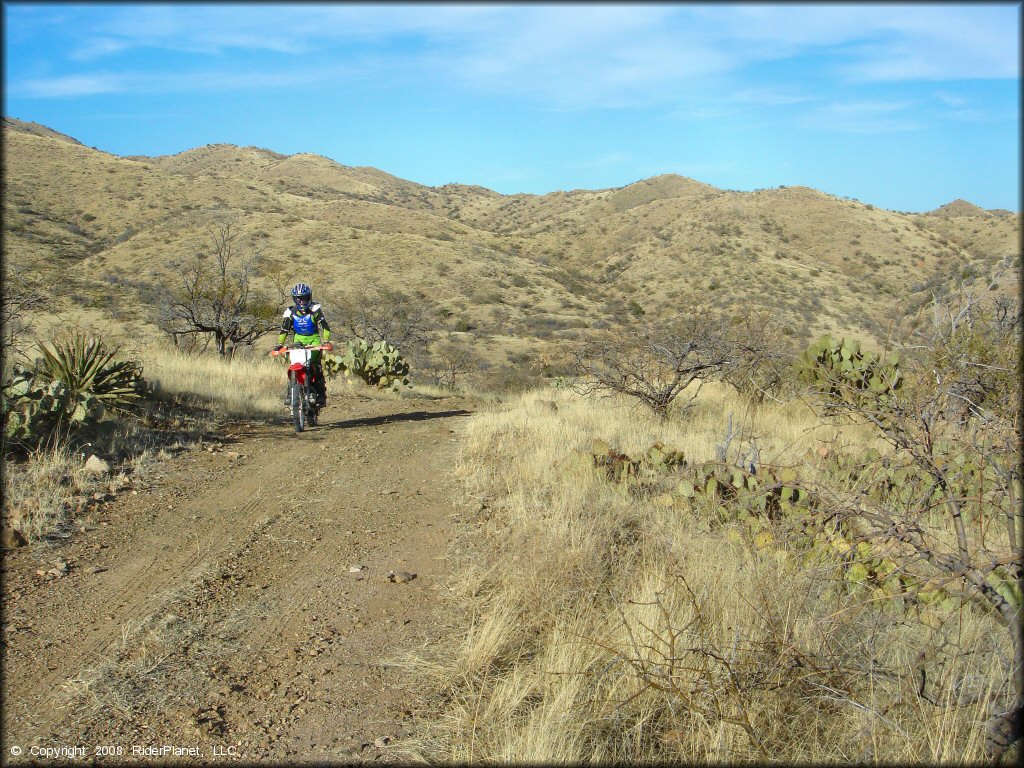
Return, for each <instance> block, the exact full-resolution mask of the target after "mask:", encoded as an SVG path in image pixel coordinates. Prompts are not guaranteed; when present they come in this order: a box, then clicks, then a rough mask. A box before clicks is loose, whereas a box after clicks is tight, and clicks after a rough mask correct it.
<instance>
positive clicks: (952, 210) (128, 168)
mask: <svg viewBox="0 0 1024 768" xmlns="http://www.w3.org/2000/svg"><path fill="white" fill-rule="evenodd" d="M3 149H4V181H3V185H4V187H3V191H4V195H3V198H4V207H3V213H4V253H5V269H6V270H8V272H10V271H11V270H17V271H18V272H19V273H22V274H28V275H32V276H34V277H35V278H36V279H37V280H39V281H42V283H43V284H44V285H50V286H55V287H59V289H58V290H55V291H54V292H55V294H56V295H58V296H60V297H61V300H62V301H63V302H64V304H65V305H66V308H67V309H68V311H73V310H75V309H76V308H77V309H80V308H82V307H92V308H93V311H94V312H97V313H99V314H98V316H102V315H103V313H104V312H109V311H110V309H111V308H112V307H113V308H116V309H117V311H118V312H119V313H120V316H121V319H122V320H124V319H125V318H136V319H139V320H145V319H146V318H147V317H148V311H147V307H146V306H145V301H144V299H143V298H142V297H143V296H144V295H145V288H146V287H147V286H150V285H152V284H153V283H154V282H156V281H160V280H163V279H166V278H167V276H168V274H169V271H170V270H171V264H172V262H173V261H174V260H175V259H178V258H181V257H183V256H187V255H189V254H191V253H193V252H196V251H200V250H202V249H203V248H204V247H205V245H206V243H207V240H206V238H207V227H208V225H209V222H210V220H211V217H216V216H225V215H227V216H231V217H233V218H235V219H237V220H238V222H239V225H240V227H241V229H242V230H243V231H244V232H245V233H246V235H247V237H248V239H249V246H250V247H251V248H254V249H258V250H260V251H261V252H262V253H263V255H264V273H265V275H266V279H267V281H268V284H269V280H270V278H271V276H274V275H277V276H278V278H279V279H281V280H283V281H285V282H288V283H291V282H296V281H299V280H302V281H305V282H309V283H311V284H313V285H314V286H315V288H316V289H317V291H318V292H319V294H320V295H321V296H325V297H331V296H337V295H344V294H348V295H352V294H358V293H361V292H364V291H366V290H369V289H371V288H373V287H384V288H390V289H394V290H399V291H402V292H404V293H406V294H408V295H410V296H412V297H414V298H415V299H416V300H417V301H419V302H421V303H422V304H423V305H424V306H425V307H426V308H428V309H429V311H430V312H431V313H432V314H433V315H434V316H436V317H437V318H438V319H439V321H440V322H442V324H446V325H447V326H448V327H449V328H451V329H456V330H460V329H461V330H463V331H465V330H475V331H477V332H478V333H483V334H485V335H486V337H487V338H488V339H489V340H490V342H489V343H490V344H491V347H493V349H495V350H498V351H504V352H507V351H508V350H514V349H519V350H522V349H537V348H541V347H546V346H547V345H549V344H553V343H557V342H559V341H560V340H571V339H574V338H577V337H578V336H579V335H580V334H581V333H582V332H583V331H582V329H585V328H589V327H594V326H598V327H600V326H601V325H602V324H612V323H615V322H618V321H619V320H621V319H622V318H624V317H629V316H631V315H640V314H641V313H643V315H644V316H645V317H647V318H652V317H657V316H659V315H664V314H667V313H674V312H677V311H680V310H682V309H686V308H691V307H696V308H702V307H710V308H715V309H718V310H722V311H724V312H727V313H730V314H733V315H742V314H743V313H744V312H746V311H748V310H749V309H750V308H756V307H767V308H770V309H771V310H772V312H773V313H775V314H776V316H777V317H779V318H780V319H782V320H783V321H784V322H785V323H786V325H787V327H788V330H787V332H788V333H789V335H791V336H792V337H793V338H794V340H800V341H802V340H806V339H810V338H811V337H812V336H814V335H816V334H818V333H820V332H822V331H825V330H831V331H834V332H839V333H849V334H854V335H857V336H860V337H863V338H866V339H869V340H870V339H872V338H873V339H878V338H880V336H881V335H882V334H883V333H884V329H885V327H886V324H887V323H888V321H890V320H891V319H892V318H893V317H895V316H898V315H900V314H902V313H904V312H905V311H908V310H911V309H913V308H914V307H916V306H920V305H921V304H923V303H924V302H926V301H927V300H928V299H929V298H930V296H931V292H932V291H933V290H935V289H938V288H940V287H942V286H949V285H951V284H955V283H957V282H960V281H964V280H966V281H968V282H970V281H972V280H975V279H983V278H985V276H987V275H988V274H990V273H991V272H992V270H993V269H994V268H996V267H997V266H998V265H1004V267H1008V269H1006V273H1005V275H1004V277H1003V278H1002V282H1001V284H1000V286H999V289H1000V291H1001V292H1014V291H1017V290H1019V286H1018V283H1017V277H1016V272H1017V269H1018V268H1019V263H1020V262H1019V260H1020V253H1021V247H1020V231H1021V230H1020V215H1019V214H1015V213H1010V212H1007V211H987V210H984V209H981V208H979V207H977V206H974V205H972V204H971V203H968V202H966V201H963V200H956V201H953V202H951V203H950V204H948V205H945V206H943V207H941V208H939V209H937V210H935V211H931V212H927V213H908V212H900V211H889V210H884V209H881V208H876V207H874V206H872V205H871V204H868V203H863V202H860V201H857V200H853V199H844V198H839V197H835V196H832V195H828V194H824V193H822V192H819V191H816V190H813V189H809V188H806V187H779V188H775V189H761V190H756V191H752V192H738V191H731V190H722V189H717V188H715V187H713V186H710V185H708V184H704V183H701V182H699V181H696V180H694V179H689V178H684V177H682V176H677V175H663V176H656V177H653V178H649V179H644V180H641V181H638V182H636V183H634V184H629V185H627V186H623V187H620V188H616V189H601V190H572V191H557V192H552V193H550V194H546V195H526V194H518V195H502V194H499V193H497V192H494V191H492V190H488V189H484V188H482V187H478V186H468V185H461V184H449V185H445V186H441V187H428V186H424V185H421V184H416V183H414V182H411V181H406V180H403V179H400V178H397V177H395V176H392V175H390V174H387V173H385V172H383V171H380V170H377V169H374V168H364V167H350V166H345V165H341V164H339V163H337V162H334V161H333V160H330V159H327V158H324V157H320V156H318V155H313V154H307V153H301V154H296V155H288V156H285V155H280V154H277V153H274V152H270V151H268V150H265V149H260V148H258V147H237V146H234V145H229V144H215V145H210V146H205V147H199V148H196V149H191V150H188V151H186V152H182V153H179V154H176V155H170V156H161V157H142V156H132V157H119V156H116V155H112V154H109V153H106V152H102V151H99V150H96V149H92V148H89V147H86V146H84V145H82V144H81V143H80V142H78V141H76V140H75V139H73V138H71V137H68V136H64V135H62V134H59V133H57V132H55V131H53V130H51V129H49V128H46V127H45V126H40V125H37V124H34V123H28V122H24V121H20V120H16V119H13V118H5V119H4V131H3ZM880 183H882V182H881V180H880ZM115 314H116V313H115ZM494 359H496V360H499V361H500V360H501V359H502V358H501V354H497V357H495V358H494Z"/></svg>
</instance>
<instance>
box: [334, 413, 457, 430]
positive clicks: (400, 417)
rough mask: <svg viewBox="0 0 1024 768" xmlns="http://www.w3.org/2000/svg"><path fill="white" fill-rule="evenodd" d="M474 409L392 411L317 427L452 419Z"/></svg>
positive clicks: (348, 426)
mask: <svg viewBox="0 0 1024 768" xmlns="http://www.w3.org/2000/svg"><path fill="white" fill-rule="evenodd" d="M472 414H473V412H472V411H464V410H461V409H460V410H457V411H410V412H408V413H391V414H387V415H385V416H370V417H367V418H365V419H348V420H347V421H335V422H328V423H323V422H321V423H320V425H319V426H318V427H315V428H316V429H352V428H354V427H376V426H380V425H381V424H392V423H395V422H400V421H429V420H430V419H450V418H454V417H456V416H471V415H472Z"/></svg>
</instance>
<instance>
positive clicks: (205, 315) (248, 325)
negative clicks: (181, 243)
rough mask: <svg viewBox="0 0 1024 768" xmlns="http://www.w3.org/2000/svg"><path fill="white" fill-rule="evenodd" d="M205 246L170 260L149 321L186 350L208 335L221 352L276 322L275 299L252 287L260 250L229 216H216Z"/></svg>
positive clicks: (245, 342) (253, 337)
mask: <svg viewBox="0 0 1024 768" xmlns="http://www.w3.org/2000/svg"><path fill="white" fill-rule="evenodd" d="M207 235H208V238H209V248H208V250H207V251H206V252H200V253H197V254H195V255H193V256H192V257H190V258H188V259H184V260H176V261H172V262H171V263H170V270H171V272H172V274H173V275H174V283H173V285H167V284H164V285H161V286H159V288H158V290H157V295H156V304H157V306H156V310H155V317H154V320H155V322H156V324H157V326H158V327H159V328H160V330H161V331H163V332H164V333H165V334H167V336H168V337H169V338H170V339H171V340H172V341H173V342H174V344H175V346H181V345H183V344H184V347H185V348H186V349H188V350H189V351H191V350H192V349H193V348H194V347H195V344H196V340H197V339H198V338H205V339H207V340H209V339H212V340H213V342H214V345H215V346H216V349H217V352H218V353H219V354H220V355H221V356H229V355H231V353H233V351H234V349H235V347H237V346H248V345H251V344H253V343H254V342H256V341H257V340H258V339H259V338H260V337H261V336H263V335H264V334H265V333H266V332H267V331H269V330H271V329H272V328H273V327H274V325H275V318H276V310H277V307H278V306H279V305H280V303H281V300H280V298H279V300H278V301H277V302H276V303H275V302H274V301H273V300H271V299H270V298H268V297H266V296H264V295H262V294H261V293H260V292H259V291H258V290H256V288H255V286H254V282H255V280H256V277H257V275H258V272H259V267H260V261H261V259H262V253H261V252H260V250H259V249H258V248H257V247H256V246H252V245H245V244H243V241H242V239H241V234H240V231H239V229H238V225H237V223H236V222H235V221H232V220H226V219H225V220H221V219H218V220H215V221H213V222H212V223H211V224H210V225H209V227H208V232H207Z"/></svg>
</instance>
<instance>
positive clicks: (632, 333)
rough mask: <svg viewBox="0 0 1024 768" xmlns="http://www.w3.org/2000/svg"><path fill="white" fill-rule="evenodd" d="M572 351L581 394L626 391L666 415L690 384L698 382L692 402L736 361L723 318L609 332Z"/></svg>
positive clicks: (685, 318)
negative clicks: (731, 361)
mask: <svg viewBox="0 0 1024 768" xmlns="http://www.w3.org/2000/svg"><path fill="white" fill-rule="evenodd" d="M573 355H574V362H573V366H572V367H573V372H574V373H575V374H576V375H577V376H578V377H579V379H578V381H577V382H576V384H574V385H573V387H574V389H575V390H576V391H577V392H580V393H582V394H590V393H598V394H604V395H613V394H623V395H628V396H629V397H633V398H636V399H637V400H639V401H640V402H641V403H643V404H644V405H646V406H647V407H648V408H650V409H651V410H652V411H654V413H656V414H657V415H658V416H660V417H662V418H664V417H665V416H666V415H667V414H668V409H669V407H670V406H671V405H672V403H673V401H675V399H676V398H677V397H678V396H679V394H680V393H682V392H683V391H684V390H686V389H687V388H688V387H689V386H690V385H691V384H693V383H694V382H696V383H697V388H696V389H695V390H693V391H692V392H691V396H690V399H691V400H692V399H693V398H694V397H696V396H697V392H699V390H700V387H701V385H703V383H704V381H706V380H707V379H709V378H711V377H713V376H715V375H717V374H719V373H721V371H722V370H723V368H724V367H725V366H726V365H727V364H729V362H730V360H731V359H732V345H731V344H730V342H729V340H728V334H727V329H726V326H725V323H724V322H723V321H722V319H721V318H715V317H712V316H710V315H698V314H689V315H679V316H676V317H674V318H671V319H670V320H668V321H664V322H661V323H658V324H651V323H644V324H642V325H640V326H639V327H637V328H632V329H625V330H616V331H610V332H608V333H605V334H602V335H600V336H598V337H595V338H593V339H591V340H590V341H588V342H586V343H584V344H583V345H581V346H579V347H577V348H576V349H575V350H574V353H573Z"/></svg>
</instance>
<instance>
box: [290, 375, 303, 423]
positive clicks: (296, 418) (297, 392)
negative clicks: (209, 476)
mask: <svg viewBox="0 0 1024 768" xmlns="http://www.w3.org/2000/svg"><path fill="white" fill-rule="evenodd" d="M288 393H289V395H290V400H291V407H292V421H293V422H294V423H295V431H296V432H301V431H302V430H304V429H305V428H306V403H305V400H304V398H303V396H302V385H301V384H299V383H298V382H297V381H293V382H292V383H291V386H290V387H289V388H288Z"/></svg>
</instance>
